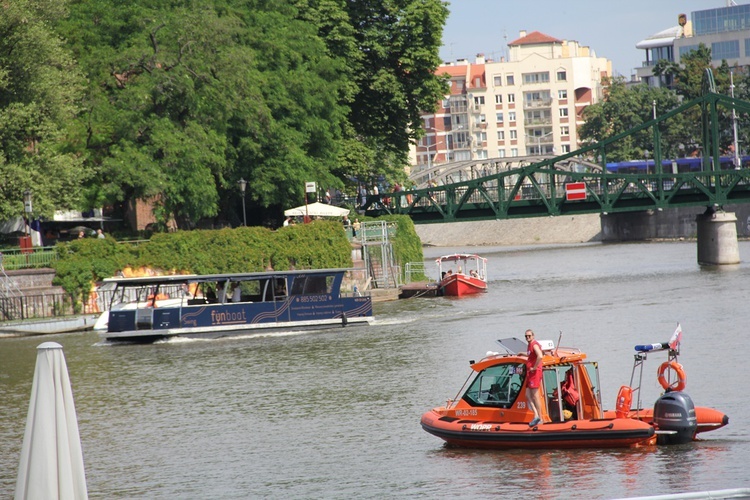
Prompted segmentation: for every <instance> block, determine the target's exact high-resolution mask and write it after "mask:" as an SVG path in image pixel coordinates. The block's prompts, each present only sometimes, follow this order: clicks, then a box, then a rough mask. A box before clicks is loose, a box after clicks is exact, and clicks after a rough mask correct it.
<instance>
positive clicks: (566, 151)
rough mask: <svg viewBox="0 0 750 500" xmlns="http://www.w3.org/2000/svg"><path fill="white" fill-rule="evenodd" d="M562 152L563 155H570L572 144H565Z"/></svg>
mask: <svg viewBox="0 0 750 500" xmlns="http://www.w3.org/2000/svg"><path fill="white" fill-rule="evenodd" d="M562 152H563V153H570V144H563V145H562Z"/></svg>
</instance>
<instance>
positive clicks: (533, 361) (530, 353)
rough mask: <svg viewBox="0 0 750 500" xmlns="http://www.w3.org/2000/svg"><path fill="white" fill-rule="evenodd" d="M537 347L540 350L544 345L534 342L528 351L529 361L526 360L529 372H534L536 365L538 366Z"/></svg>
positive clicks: (530, 344)
mask: <svg viewBox="0 0 750 500" xmlns="http://www.w3.org/2000/svg"><path fill="white" fill-rule="evenodd" d="M535 345H538V346H539V350H541V349H542V345H541V344H540V343H539V342H537V341H536V340H532V341H531V342H530V343H529V347H528V348H527V349H526V355H527V356H528V359H527V360H526V369H527V370H533V369H534V365H536V360H537V355H536V351H535V350H534V346H535Z"/></svg>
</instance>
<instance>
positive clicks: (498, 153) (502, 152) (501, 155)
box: [497, 149, 505, 158]
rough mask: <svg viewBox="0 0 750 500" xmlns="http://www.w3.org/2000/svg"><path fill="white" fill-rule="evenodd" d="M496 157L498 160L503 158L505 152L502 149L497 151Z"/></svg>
mask: <svg viewBox="0 0 750 500" xmlns="http://www.w3.org/2000/svg"><path fill="white" fill-rule="evenodd" d="M497 156H498V157H500V158H505V150H504V149H498V151H497Z"/></svg>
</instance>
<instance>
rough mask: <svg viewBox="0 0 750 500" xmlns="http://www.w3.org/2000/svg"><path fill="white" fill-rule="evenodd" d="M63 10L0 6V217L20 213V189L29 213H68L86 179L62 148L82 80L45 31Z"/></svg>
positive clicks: (46, 5)
mask: <svg viewBox="0 0 750 500" xmlns="http://www.w3.org/2000/svg"><path fill="white" fill-rule="evenodd" d="M65 13H66V4H65V2H54V1H49V2H47V1H44V2H34V1H30V0H14V1H13V2H4V3H2V4H0V219H8V218H9V217H13V216H17V215H21V214H22V213H23V204H22V200H23V192H24V191H25V190H27V189H29V190H31V191H32V193H33V201H34V203H33V205H34V214H35V215H36V216H43V217H51V216H52V215H53V212H54V211H55V210H56V209H64V208H74V207H76V205H77V204H78V202H79V199H80V194H81V186H82V184H83V182H84V180H86V178H87V176H88V172H87V171H86V169H85V168H84V164H83V161H82V159H81V158H79V157H78V156H77V155H76V154H74V152H72V151H70V150H69V149H67V148H66V144H67V141H66V126H67V124H68V123H69V122H70V121H72V120H73V119H74V118H75V116H76V113H77V112H78V102H79V99H80V97H81V96H82V90H83V83H84V80H83V78H82V76H81V74H80V72H79V71H78V68H77V67H76V64H75V61H74V60H73V58H72V57H71V55H70V53H69V52H68V50H66V48H65V47H64V45H63V43H62V42H61V40H60V39H59V38H58V37H57V35H56V34H55V33H54V32H53V31H52V30H50V28H49V25H50V24H51V23H52V22H53V21H54V20H55V19H57V18H60V17H63V16H65Z"/></svg>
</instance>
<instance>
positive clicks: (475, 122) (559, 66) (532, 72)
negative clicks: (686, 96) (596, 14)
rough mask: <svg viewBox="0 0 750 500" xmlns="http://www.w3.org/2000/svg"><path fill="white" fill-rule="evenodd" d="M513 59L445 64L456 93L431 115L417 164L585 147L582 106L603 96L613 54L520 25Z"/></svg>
mask: <svg viewBox="0 0 750 500" xmlns="http://www.w3.org/2000/svg"><path fill="white" fill-rule="evenodd" d="M508 48H509V51H508V54H509V57H508V61H504V60H501V61H498V62H494V61H490V60H485V58H484V56H483V55H481V54H480V55H478V56H477V57H476V60H475V61H474V62H473V63H470V62H468V61H466V60H459V61H457V62H455V63H449V64H445V65H442V66H440V67H439V68H438V70H437V72H438V73H439V74H447V75H448V76H449V78H450V94H449V95H446V96H445V98H444V99H443V100H442V102H441V103H439V106H438V109H437V111H436V112H435V113H429V114H424V115H423V116H422V119H423V120H424V123H423V126H424V129H425V133H426V135H425V137H424V138H423V139H422V140H421V141H420V142H419V144H417V145H416V147H415V150H414V152H413V153H414V155H413V158H412V161H413V163H414V166H416V167H417V170H422V169H425V168H429V167H431V166H434V165H438V164H442V163H451V162H460V161H468V160H482V159H492V158H509V157H519V156H529V155H559V154H563V153H567V152H569V151H572V150H575V149H577V147H578V134H577V126H578V125H580V124H581V123H582V122H583V120H582V112H583V110H584V108H586V106H589V105H591V104H593V103H595V102H597V101H599V100H600V98H601V93H602V88H601V81H602V77H604V76H610V75H611V74H612V63H611V61H609V60H607V59H605V58H600V57H596V55H595V54H594V52H593V51H592V50H591V49H590V48H589V47H585V46H581V45H579V44H578V42H576V41H567V40H559V39H557V38H554V37H551V36H549V35H545V34H543V33H540V32H538V31H534V32H531V33H527V32H525V31H521V33H520V35H519V38H518V39H516V40H514V41H512V42H510V43H509V44H508Z"/></svg>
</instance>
